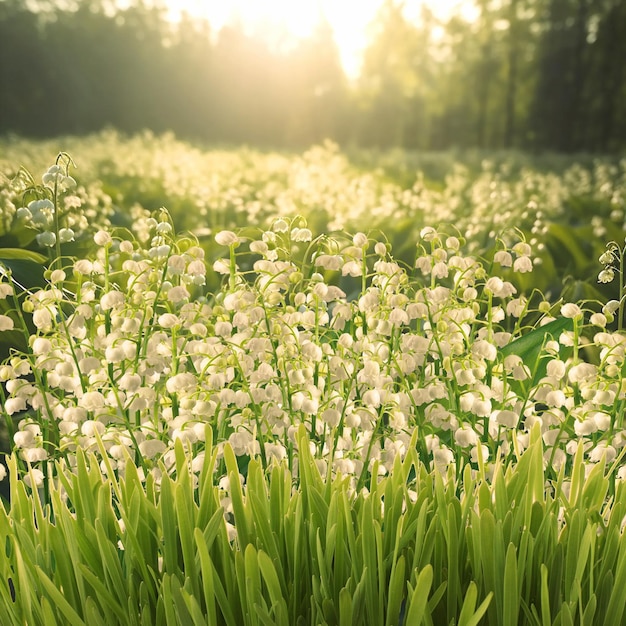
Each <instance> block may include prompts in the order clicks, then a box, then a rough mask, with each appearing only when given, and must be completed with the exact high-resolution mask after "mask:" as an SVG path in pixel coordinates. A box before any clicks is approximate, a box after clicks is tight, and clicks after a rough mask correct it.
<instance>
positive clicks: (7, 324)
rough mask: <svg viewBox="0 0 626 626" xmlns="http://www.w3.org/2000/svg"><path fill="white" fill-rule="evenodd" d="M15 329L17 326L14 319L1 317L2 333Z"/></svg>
mask: <svg viewBox="0 0 626 626" xmlns="http://www.w3.org/2000/svg"><path fill="white" fill-rule="evenodd" d="M14 327H15V324H14V322H13V319H12V318H10V317H9V316H8V315H0V332H3V331H5V330H13V328H14Z"/></svg>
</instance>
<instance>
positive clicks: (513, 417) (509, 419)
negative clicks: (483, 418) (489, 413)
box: [493, 410, 519, 428]
mask: <svg viewBox="0 0 626 626" xmlns="http://www.w3.org/2000/svg"><path fill="white" fill-rule="evenodd" d="M493 417H495V421H496V422H497V423H498V424H500V426H504V427H506V428H515V427H517V423H518V421H519V415H518V414H517V413H515V412H514V411H509V410H502V411H495V413H494V414H493Z"/></svg>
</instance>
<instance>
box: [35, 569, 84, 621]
mask: <svg viewBox="0 0 626 626" xmlns="http://www.w3.org/2000/svg"><path fill="white" fill-rule="evenodd" d="M35 571H36V572H37V576H38V578H39V581H40V582H41V584H42V585H43V586H44V588H45V590H46V592H47V593H48V595H49V596H50V599H51V600H52V602H53V603H54V605H55V606H56V607H57V608H58V609H59V611H61V613H63V616H64V617H65V619H66V620H67V623H68V624H71V625H72V626H86V625H85V622H84V621H83V619H82V617H81V616H80V615H79V614H78V613H77V612H76V611H75V610H74V608H73V607H72V606H71V605H70V603H69V602H68V601H67V600H66V599H65V597H64V596H63V594H62V593H61V592H60V591H59V589H57V587H56V585H55V584H54V583H53V582H52V581H51V580H50V579H49V578H48V577H47V576H46V574H45V573H44V572H43V571H42V569H41V568H40V567H38V566H36V567H35Z"/></svg>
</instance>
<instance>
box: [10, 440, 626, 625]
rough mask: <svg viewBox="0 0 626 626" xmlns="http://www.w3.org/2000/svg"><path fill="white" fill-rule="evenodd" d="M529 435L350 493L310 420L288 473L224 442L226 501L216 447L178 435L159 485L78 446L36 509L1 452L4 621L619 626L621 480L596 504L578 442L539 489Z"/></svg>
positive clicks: (412, 462)
mask: <svg viewBox="0 0 626 626" xmlns="http://www.w3.org/2000/svg"><path fill="white" fill-rule="evenodd" d="M538 432H539V431H538V429H537V428H536V429H534V431H533V443H532V444H531V445H530V447H529V448H528V450H527V451H526V452H525V453H524V454H523V455H522V456H521V457H520V458H519V460H518V461H517V462H516V463H513V464H511V465H509V466H506V467H503V466H500V467H499V468H497V469H496V472H495V474H494V476H493V477H492V478H491V480H490V481H485V480H484V479H481V478H480V477H478V476H476V475H473V473H472V471H471V470H470V468H469V467H466V468H465V471H464V472H463V479H462V481H460V482H457V481H455V480H454V479H453V478H451V477H449V478H442V477H441V475H440V474H439V473H438V472H436V471H428V470H427V469H426V468H425V467H424V465H423V464H422V463H421V461H420V459H419V457H418V455H417V453H416V451H415V448H412V449H411V450H410V451H409V454H407V456H406V458H405V459H404V461H400V460H399V459H397V460H396V463H395V465H394V468H393V471H392V472H390V474H389V475H388V476H387V477H386V478H384V479H383V480H381V481H380V482H379V483H377V484H372V485H371V490H366V491H362V492H359V493H355V492H354V491H351V490H350V489H349V488H348V482H347V481H346V480H345V479H343V478H342V477H341V476H337V477H336V478H330V477H329V478H326V479H324V478H322V477H321V476H320V474H319V473H318V472H317V470H316V468H315V463H314V462H313V461H314V460H313V458H312V457H311V456H310V454H309V452H308V441H307V438H306V434H305V432H304V429H301V430H300V433H299V440H298V445H299V449H300V454H301V470H300V474H299V475H293V474H291V473H290V472H289V471H288V470H287V469H286V467H284V466H279V465H276V466H274V467H273V468H272V469H271V470H268V472H263V471H262V469H261V467H260V465H259V464H258V463H257V462H256V461H251V462H250V465H249V466H248V476H247V479H246V482H245V485H244V486H243V487H241V485H240V484H239V480H238V478H237V473H238V468H237V461H236V459H235V456H234V455H233V454H232V451H230V448H229V447H228V446H226V448H224V453H225V455H226V462H227V466H228V467H229V468H230V478H231V480H234V481H235V483H233V482H231V487H233V489H232V490H231V499H232V505H233V506H232V511H231V512H225V510H224V508H223V505H222V503H221V502H220V499H219V497H218V489H217V485H216V484H215V482H214V478H213V476H214V474H213V471H212V467H213V465H214V463H215V461H216V458H217V454H218V451H217V449H216V448H211V447H209V448H208V450H207V455H206V457H205V463H204V465H203V466H202V468H200V470H199V472H198V470H195V471H192V470H191V466H190V463H189V460H188V459H187V458H186V456H185V453H184V451H183V448H182V445H180V442H179V445H178V446H177V450H176V452H177V459H178V460H177V474H176V476H175V477H174V478H169V477H168V476H167V475H166V474H164V475H163V481H162V483H161V485H160V489H157V485H156V484H155V482H154V480H153V479H152V478H151V477H149V478H148V480H147V481H144V480H142V478H141V477H140V474H139V472H138V470H137V468H136V467H135V466H134V465H133V463H132V461H131V459H130V458H129V459H128V463H127V466H126V467H127V473H126V476H125V478H124V479H118V478H116V477H115V474H114V473H110V474H108V476H107V475H106V474H105V475H103V474H102V472H101V468H100V467H99V465H98V463H97V461H96V460H95V459H94V458H93V457H91V456H90V455H86V454H82V453H79V455H78V457H77V460H78V463H77V466H76V467H75V468H74V469H72V470H70V469H69V468H62V469H61V471H60V472H59V474H58V476H59V482H58V483H57V484H56V486H55V487H54V488H53V489H52V491H51V504H50V506H49V507H45V508H43V507H42V506H41V504H40V500H39V496H38V494H37V492H36V491H34V492H33V491H31V490H30V489H29V488H28V487H27V486H26V485H25V483H24V482H23V481H19V480H15V479H16V477H17V476H16V471H17V468H16V464H15V460H13V459H11V460H10V461H9V467H10V470H11V472H12V478H13V479H14V480H12V486H11V505H10V507H8V508H7V506H6V505H5V506H4V507H3V508H2V509H0V543H1V544H2V545H4V546H5V558H3V559H2V561H1V562H0V607H1V609H2V613H3V616H4V618H3V620H4V621H3V623H6V624H7V625H8V624H15V625H17V624H22V623H28V624H32V625H33V626H36V625H38V624H41V625H42V626H43V624H45V625H46V626H48V625H50V624H77V625H79V624H89V625H91V624H107V625H113V624H124V625H126V624H128V625H131V624H133V625H134V624H137V625H140V624H141V625H143V624H198V625H200V624H206V623H209V624H227V625H232V626H240V625H248V624H250V625H252V624H254V625H261V624H268V625H269V624H277V625H288V624H329V625H330V624H338V625H343V624H353V623H367V624H381V625H382V624H385V625H389V626H391V625H402V624H404V625H407V624H416V625H417V624H453V623H455V624H463V625H465V626H470V625H476V624H479V623H481V624H494V625H495V624H518V623H519V624H521V623H524V624H537V625H538V626H544V625H548V624H555V625H556V624H563V623H585V624H605V623H607V621H606V620H610V621H609V622H608V623H612V624H617V623H620V622H621V620H622V618H623V615H624V604H625V599H624V594H623V592H622V590H623V583H624V582H625V581H626V544H625V540H624V536H623V534H622V533H621V523H622V519H623V517H624V514H626V510H625V505H624V499H623V493H622V492H623V484H622V483H619V484H617V485H616V489H617V490H616V492H615V497H614V498H613V499H612V501H611V502H610V503H607V502H606V501H605V500H604V494H605V493H606V489H607V488H608V485H609V483H612V482H613V477H612V476H611V475H609V474H607V473H606V469H605V467H604V465H603V464H598V465H597V466H596V467H595V468H594V470H593V471H592V472H591V474H590V475H589V477H588V479H587V480H586V481H584V482H583V481H582V480H581V476H582V472H583V471H584V470H583V466H582V464H581V463H582V456H581V455H580V454H579V455H578V456H577V460H576V461H575V467H574V476H573V478H572V481H571V487H570V488H569V493H567V492H566V490H565V488H564V487H565V483H564V482H563V481H562V480H560V481H558V482H556V483H550V484H549V485H548V488H547V489H544V479H545V478H544V472H543V462H542V456H543V444H542V441H541V438H540V437H539V436H538ZM209 445H210V444H209ZM236 485H238V486H236ZM227 519H230V520H232V521H234V525H235V528H236V529H237V531H236V537H233V536H230V535H229V531H228V528H227V526H228V524H227ZM481 620H482V621H481Z"/></svg>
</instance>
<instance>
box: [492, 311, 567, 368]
mask: <svg viewBox="0 0 626 626" xmlns="http://www.w3.org/2000/svg"><path fill="white" fill-rule="evenodd" d="M573 328H574V321H573V320H572V319H571V318H569V317H560V318H558V319H555V320H553V321H551V322H548V323H547V324H544V325H543V326H538V327H537V328H535V329H533V330H531V331H530V332H528V333H525V334H524V335H523V336H522V337H519V338H518V339H515V340H514V341H512V342H511V343H508V344H507V345H506V346H503V347H502V348H500V354H502V356H503V357H507V356H509V355H510V354H515V355H517V356H519V357H520V358H521V359H522V360H523V361H524V363H525V364H526V365H527V366H528V367H529V368H530V370H531V371H533V369H534V367H533V365H532V364H534V363H536V361H537V357H538V355H539V352H540V350H541V347H542V346H543V345H544V344H545V343H546V341H548V340H549V339H558V338H559V336H560V335H561V333H562V332H563V331H566V330H573Z"/></svg>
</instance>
